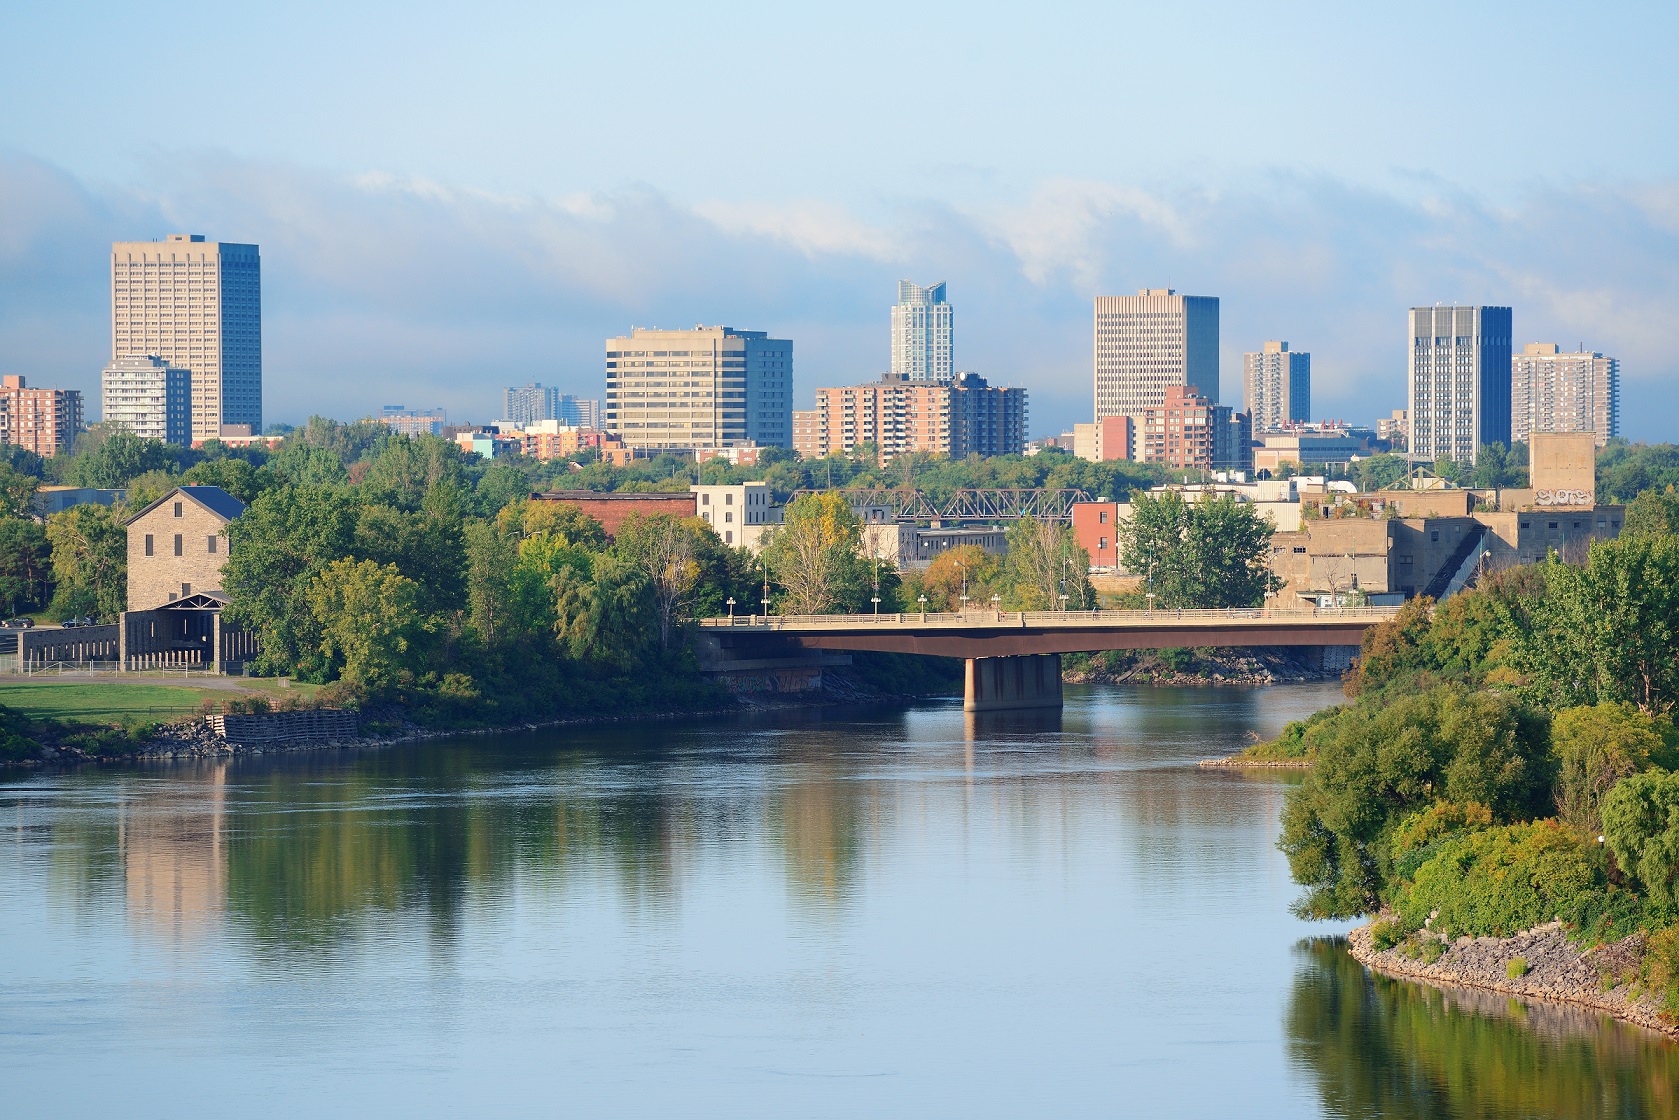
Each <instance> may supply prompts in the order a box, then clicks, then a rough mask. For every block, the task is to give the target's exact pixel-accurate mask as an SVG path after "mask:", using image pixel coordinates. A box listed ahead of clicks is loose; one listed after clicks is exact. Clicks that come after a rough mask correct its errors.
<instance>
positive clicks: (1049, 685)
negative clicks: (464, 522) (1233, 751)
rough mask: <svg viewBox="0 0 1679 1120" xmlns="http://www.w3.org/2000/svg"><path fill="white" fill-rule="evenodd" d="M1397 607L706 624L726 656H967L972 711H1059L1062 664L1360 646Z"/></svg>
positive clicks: (791, 618) (748, 619) (707, 634)
mask: <svg viewBox="0 0 1679 1120" xmlns="http://www.w3.org/2000/svg"><path fill="white" fill-rule="evenodd" d="M1398 611H1399V608H1398V607H1348V608H1343V609H1338V610H1323V611H1300V610H1275V609H1229V610H1186V611H1177V610H1155V611H1147V610H1143V611H1100V610H1098V611H996V610H967V611H955V612H949V613H942V614H931V613H930V614H881V615H874V614H867V615H851V614H842V615H770V616H768V617H765V616H762V615H737V616H735V617H733V618H707V619H701V620H700V622H699V627H700V631H701V634H702V635H703V636H704V638H705V639H706V640H707V644H709V645H712V646H714V647H715V648H716V649H718V651H719V652H720V653H723V655H724V656H732V657H735V658H750V657H753V656H755V654H754V651H757V654H756V655H757V656H764V655H765V654H767V653H768V651H770V650H773V649H777V648H779V649H781V650H788V649H789V648H792V647H796V648H799V649H804V650H813V651H814V650H853V651H856V650H871V651H876V652H882V653H914V654H922V655H925V656H933V657H960V658H963V659H964V660H966V661H967V662H968V667H967V695H966V707H967V708H968V709H969V710H970V711H980V710H986V709H992V708H1019V707H1054V706H1059V705H1060V703H1061V655H1062V654H1064V653H1094V652H1097V651H1100V650H1110V649H1171V648H1184V647H1192V646H1215V647H1227V646H1354V645H1358V644H1359V643H1360V642H1361V641H1362V640H1363V637H1364V632H1365V631H1366V630H1368V629H1369V628H1370V627H1372V626H1374V625H1376V624H1377V623H1379V622H1383V621H1386V620H1387V619H1390V618H1392V617H1393V616H1394V615H1395V614H1396V613H1398Z"/></svg>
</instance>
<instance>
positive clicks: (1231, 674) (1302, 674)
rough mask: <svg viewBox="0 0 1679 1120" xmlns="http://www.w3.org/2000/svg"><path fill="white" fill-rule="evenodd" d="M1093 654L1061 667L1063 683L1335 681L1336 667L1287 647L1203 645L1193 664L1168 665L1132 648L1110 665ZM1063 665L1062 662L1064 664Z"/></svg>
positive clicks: (1338, 672) (1174, 684)
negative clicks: (1121, 661)
mask: <svg viewBox="0 0 1679 1120" xmlns="http://www.w3.org/2000/svg"><path fill="white" fill-rule="evenodd" d="M1108 660H1110V659H1103V658H1101V657H1100V656H1099V655H1091V657H1090V660H1089V661H1088V662H1085V663H1083V664H1078V663H1074V664H1071V665H1065V668H1064V670H1063V672H1062V674H1061V679H1062V680H1064V681H1066V682H1067V683H1069V684H1150V685H1158V686H1162V687H1168V688H1172V687H1175V688H1193V687H1198V686H1202V685H1220V684H1249V685H1268V684H1310V683H1315V682H1320V681H1338V680H1340V679H1341V670H1339V669H1322V668H1315V667H1313V666H1312V665H1310V664H1308V663H1307V662H1306V661H1305V660H1303V655H1302V654H1301V653H1300V652H1299V651H1297V650H1293V649H1290V648H1288V647H1281V646H1269V647H1259V648H1253V649H1246V648H1244V649H1206V650H1196V651H1194V661H1193V664H1191V665H1188V666H1185V667H1183V668H1174V667H1173V666H1172V665H1171V664H1169V663H1168V662H1167V661H1166V660H1164V659H1163V658H1161V657H1160V656H1159V654H1158V653H1157V652H1156V651H1136V652H1135V653H1133V654H1132V655H1131V657H1130V659H1129V662H1128V663H1125V664H1120V665H1111V664H1108V663H1105V662H1106V661H1108ZM1064 664H1065V663H1064Z"/></svg>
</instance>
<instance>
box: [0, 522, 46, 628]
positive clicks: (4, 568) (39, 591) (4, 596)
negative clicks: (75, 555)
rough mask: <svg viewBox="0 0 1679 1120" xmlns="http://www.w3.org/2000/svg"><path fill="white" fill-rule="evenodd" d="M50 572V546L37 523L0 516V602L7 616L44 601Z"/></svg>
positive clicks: (36, 605)
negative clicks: (3, 604) (3, 605)
mask: <svg viewBox="0 0 1679 1120" xmlns="http://www.w3.org/2000/svg"><path fill="white" fill-rule="evenodd" d="M52 571H53V568H52V545H51V544H50V543H49V542H48V540H47V534H46V531H45V530H44V529H42V527H41V525H40V523H38V522H36V521H31V520H27V519H25V518H21V517H0V602H3V603H5V612H6V615H7V616H8V617H9V616H11V615H14V614H19V613H21V612H23V611H28V610H33V609H35V608H37V607H40V606H41V605H42V604H44V603H45V602H46V601H47V595H48V594H49V591H50V588H51V584H52V579H51V577H52Z"/></svg>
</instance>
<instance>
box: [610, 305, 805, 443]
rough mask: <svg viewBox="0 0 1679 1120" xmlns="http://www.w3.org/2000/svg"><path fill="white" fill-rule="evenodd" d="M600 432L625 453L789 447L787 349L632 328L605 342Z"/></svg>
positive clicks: (765, 339)
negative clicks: (629, 449)
mask: <svg viewBox="0 0 1679 1120" xmlns="http://www.w3.org/2000/svg"><path fill="white" fill-rule="evenodd" d="M604 412H605V416H604V417H603V422H604V425H605V430H606V431H608V432H611V433H613V434H615V435H617V436H618V437H619V438H621V439H622V440H623V441H624V443H625V445H627V446H629V447H647V448H654V449H665V448H668V449H671V450H690V449H692V448H696V447H736V446H739V445H741V444H744V443H756V444H758V445H759V446H760V447H790V446H791V445H792V443H793V343H792V342H791V341H790V340H788V339H785V338H770V337H769V336H768V335H767V334H765V333H764V332H763V331H737V330H735V329H734V328H733V327H695V328H694V329H693V330H691V331H666V330H658V329H648V328H645V327H636V328H634V329H633V330H631V331H630V333H629V334H628V335H627V336H620V337H618V338H609V339H607V340H606V402H605V408H604Z"/></svg>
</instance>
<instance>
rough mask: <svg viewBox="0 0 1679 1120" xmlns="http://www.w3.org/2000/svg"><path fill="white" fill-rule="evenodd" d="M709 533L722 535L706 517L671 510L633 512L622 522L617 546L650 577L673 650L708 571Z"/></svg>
mask: <svg viewBox="0 0 1679 1120" xmlns="http://www.w3.org/2000/svg"><path fill="white" fill-rule="evenodd" d="M707 536H710V537H715V536H716V534H715V533H714V532H712V530H711V527H710V526H709V525H707V524H706V523H705V522H704V521H703V520H701V519H700V518H697V517H691V518H686V519H684V518H677V517H672V516H671V515H670V514H655V515H653V516H651V517H644V516H642V515H640V514H636V513H632V514H630V515H629V516H628V517H626V518H625V519H624V523H623V524H622V525H620V526H619V527H618V535H617V539H616V540H615V541H614V542H613V551H614V552H616V553H617V554H618V555H619V556H622V557H623V558H625V559H626V560H628V561H630V562H631V563H632V564H634V565H635V566H636V567H637V568H639V569H640V570H641V571H642V573H643V574H644V575H646V576H647V580H648V584H649V586H650V587H651V588H652V593H653V611H654V616H655V617H656V618H657V620H658V627H659V648H660V649H662V650H669V649H670V647H671V644H672V642H673V641H674V640H675V638H676V635H677V633H678V632H679V631H680V630H681V628H682V627H683V626H684V625H685V624H686V623H687V622H688V621H689V620H690V619H692V618H693V613H692V611H693V605H694V597H695V593H696V592H697V591H698V590H699V587H700V579H701V576H702V575H703V574H704V569H703V568H702V567H701V565H700V559H699V554H700V550H701V547H702V541H703V538H705V537H707Z"/></svg>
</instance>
